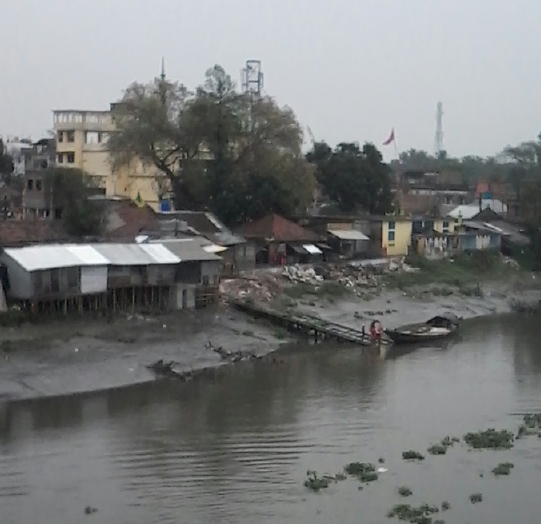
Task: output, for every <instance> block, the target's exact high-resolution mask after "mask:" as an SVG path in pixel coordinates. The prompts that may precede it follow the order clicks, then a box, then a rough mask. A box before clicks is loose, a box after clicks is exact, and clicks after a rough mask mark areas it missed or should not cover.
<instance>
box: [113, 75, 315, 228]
mask: <svg viewBox="0 0 541 524" xmlns="http://www.w3.org/2000/svg"><path fill="white" fill-rule="evenodd" d="M114 115H115V123H116V131H115V133H114V134H113V136H112V137H111V139H110V141H109V147H110V149H111V152H112V156H113V159H114V162H116V163H117V165H122V164H125V163H126V162H129V161H132V160H134V159H138V160H140V161H142V162H144V163H146V164H147V165H148V164H150V165H153V166H154V167H156V168H157V169H159V170H160V171H161V172H162V173H164V174H165V176H167V178H168V179H169V180H170V182H171V185H172V189H173V191H174V195H175V200H176V205H177V207H188V208H195V209H201V208H208V209H210V210H212V211H215V212H216V213H217V214H218V215H219V216H220V218H222V219H223V220H224V221H226V222H228V223H235V222H239V221H241V220H246V219H251V218H258V217H259V216H260V215H261V214H265V213H268V212H272V211H280V212H284V213H291V212H293V211H295V210H297V209H302V207H303V206H306V205H307V204H309V202H310V200H311V197H312V191H313V186H314V181H313V176H312V171H311V170H310V168H309V166H308V165H307V163H306V162H305V160H304V157H303V155H302V152H301V146H302V130H301V127H300V125H299V123H298V121H297V119H296V117H295V115H294V113H293V112H292V111H291V110H290V109H289V108H281V107H279V106H278V105H277V104H276V102H275V101H274V100H273V99H272V98H270V97H261V96H257V97H256V96H253V97H252V96H251V95H250V94H246V93H239V92H237V90H236V88H235V85H234V83H233V82H232V80H231V78H230V77H229V75H227V73H226V72H225V71H224V70H223V68H222V67H220V66H218V65H216V66H214V67H213V68H211V69H209V70H208V71H207V73H206V77H205V82H204V84H203V85H202V86H200V87H199V88H198V89H197V90H196V92H195V93H194V94H190V93H188V92H187V91H186V89H185V88H184V87H182V86H181V85H179V84H174V83H169V82H166V81H165V80H164V79H157V80H156V81H155V82H154V83H152V84H150V85H148V86H143V85H140V84H134V85H132V86H130V88H128V90H127V91H126V93H125V95H124V98H123V99H122V100H121V102H120V103H119V105H118V106H117V109H116V110H115V112H114ZM271 166H272V169H271V168H270V167H271ZM255 181H258V183H259V185H263V186H265V185H266V186H267V187H269V188H274V189H273V190H272V191H270V190H269V191H270V192H269V195H268V198H266V197H265V195H263V194H260V195H259V197H257V198H255V200H257V201H258V205H254V195H252V194H251V189H249V188H253V187H254V185H255ZM263 197H265V198H263Z"/></svg>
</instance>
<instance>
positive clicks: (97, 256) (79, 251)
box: [65, 244, 109, 266]
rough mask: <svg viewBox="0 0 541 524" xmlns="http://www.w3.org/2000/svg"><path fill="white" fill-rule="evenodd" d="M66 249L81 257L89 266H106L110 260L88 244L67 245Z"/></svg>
mask: <svg viewBox="0 0 541 524" xmlns="http://www.w3.org/2000/svg"><path fill="white" fill-rule="evenodd" d="M65 247H66V249H67V250H68V251H69V252H70V253H71V254H72V255H75V256H76V257H77V258H79V259H80V260H81V261H82V262H83V264H84V265H87V266H106V265H107V264H109V260H108V259H107V258H105V257H104V256H103V255H102V254H101V253H98V251H96V250H95V249H94V248H93V247H92V246H89V245H86V244H76V245H73V246H65Z"/></svg>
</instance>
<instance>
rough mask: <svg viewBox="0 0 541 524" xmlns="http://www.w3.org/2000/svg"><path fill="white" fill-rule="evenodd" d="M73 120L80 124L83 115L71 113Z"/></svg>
mask: <svg viewBox="0 0 541 524" xmlns="http://www.w3.org/2000/svg"><path fill="white" fill-rule="evenodd" d="M73 121H74V122H75V123H77V124H82V123H83V115H81V113H75V114H74V115H73Z"/></svg>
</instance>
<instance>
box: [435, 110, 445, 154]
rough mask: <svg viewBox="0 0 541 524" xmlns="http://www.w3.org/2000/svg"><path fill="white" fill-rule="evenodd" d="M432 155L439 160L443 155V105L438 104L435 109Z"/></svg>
mask: <svg viewBox="0 0 541 524" xmlns="http://www.w3.org/2000/svg"><path fill="white" fill-rule="evenodd" d="M434 154H435V155H436V158H440V157H441V156H442V155H444V154H445V149H444V147H443V104H442V103H441V102H438V105H437V107H436V134H435V135H434Z"/></svg>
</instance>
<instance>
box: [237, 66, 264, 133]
mask: <svg viewBox="0 0 541 524" xmlns="http://www.w3.org/2000/svg"><path fill="white" fill-rule="evenodd" d="M262 89H263V73H262V72H261V60H246V66H245V67H244V69H243V70H242V91H243V93H247V94H248V95H249V98H250V122H249V124H248V125H249V130H250V132H252V131H253V129H254V126H255V115H254V103H255V101H256V99H258V98H259V97H260V96H261V90H262Z"/></svg>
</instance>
